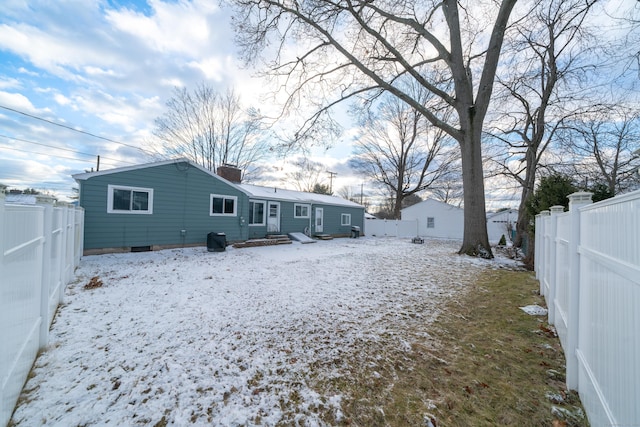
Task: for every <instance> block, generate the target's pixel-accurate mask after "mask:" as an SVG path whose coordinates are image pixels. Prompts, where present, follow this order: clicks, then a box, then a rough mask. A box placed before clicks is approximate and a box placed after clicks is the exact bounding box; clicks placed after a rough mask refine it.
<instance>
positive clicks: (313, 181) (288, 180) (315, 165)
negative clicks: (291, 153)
mask: <svg viewBox="0 0 640 427" xmlns="http://www.w3.org/2000/svg"><path fill="white" fill-rule="evenodd" d="M290 165H291V167H292V170H291V171H289V172H287V173H286V174H285V178H284V179H283V182H284V183H285V184H291V185H293V187H294V188H295V189H296V190H298V191H306V192H308V193H313V192H314V191H313V190H314V188H316V186H318V185H323V184H324V180H323V175H324V174H325V172H326V169H325V167H324V165H323V164H322V163H320V162H316V161H313V160H311V159H308V158H307V157H302V156H301V157H298V158H296V159H294V160H293V161H291V162H290Z"/></svg>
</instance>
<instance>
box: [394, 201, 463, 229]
mask: <svg viewBox="0 0 640 427" xmlns="http://www.w3.org/2000/svg"><path fill="white" fill-rule="evenodd" d="M400 212H401V216H402V220H403V221H404V220H414V221H416V220H417V221H418V225H417V229H418V235H419V236H421V237H441V238H445V239H462V234H463V231H464V211H463V210H462V209H461V208H457V207H455V206H452V205H449V204H447V203H443V202H439V201H437V200H434V199H426V200H423V201H422V202H420V203H417V204H415V205H413V206H409V207H407V208H404V209H402V210H401V211H400Z"/></svg>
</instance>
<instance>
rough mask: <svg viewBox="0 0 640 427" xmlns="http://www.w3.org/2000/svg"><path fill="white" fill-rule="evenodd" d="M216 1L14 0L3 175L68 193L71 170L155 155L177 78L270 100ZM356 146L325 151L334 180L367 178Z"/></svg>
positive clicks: (0, 71)
mask: <svg viewBox="0 0 640 427" xmlns="http://www.w3.org/2000/svg"><path fill="white" fill-rule="evenodd" d="M217 3H218V2H213V1H210V0H192V1H187V0H177V1H176V0H173V1H161V0H148V1H143V0H134V1H125V0H64V1H55V2H52V1H48V0H42V1H40V0H30V1H23V0H3V5H2V8H1V10H0V183H2V184H4V185H7V186H9V187H10V188H20V189H23V188H26V187H35V188H38V189H45V190H49V191H53V192H55V193H56V194H57V195H58V196H61V197H66V196H68V195H70V194H71V188H72V187H73V186H74V185H75V182H74V181H73V179H72V178H71V174H74V173H79V172H83V171H85V170H90V169H91V168H92V167H94V168H95V167H96V159H97V156H98V155H100V169H101V170H103V169H108V168H113V167H121V166H129V165H132V164H139V163H144V162H148V161H152V160H153V158H152V157H151V156H150V155H149V152H148V151H149V141H150V140H151V138H152V135H151V132H152V129H153V127H154V119H155V118H157V117H159V116H160V115H162V114H163V112H164V111H165V102H166V101H167V99H168V98H170V97H171V93H172V90H173V89H174V88H175V87H177V86H184V87H186V88H188V89H191V88H194V87H195V86H196V85H198V84H200V83H202V82H205V83H207V84H209V85H211V86H213V87H214V88H216V89H219V90H220V91H221V92H224V91H225V90H226V89H227V88H235V90H236V91H237V92H238V93H240V95H241V96H242V97H243V100H244V102H245V103H246V104H247V105H260V99H261V98H260V93H261V91H263V90H264V84H263V83H262V82H260V81H259V80H257V79H256V78H253V77H252V75H253V74H254V73H253V72H252V70H247V69H243V68H242V67H241V66H240V62H239V60H238V55H237V48H236V47H235V45H234V43H233V37H234V36H233V31H232V30H231V26H230V15H229V11H227V10H223V9H221V8H220V7H219V6H218V4H217ZM51 122H53V123H56V124H58V125H56V124H53V123H51ZM59 125H63V126H59ZM64 126H66V127H64ZM68 128H72V129H76V130H81V131H83V132H85V133H80V132H75V131H72V130H70V129H68ZM92 135H95V136H92ZM96 136H97V137H96ZM349 152H350V149H349V148H348V147H347V146H346V144H344V143H343V144H339V146H338V147H337V148H335V149H333V150H330V151H329V152H326V153H316V154H318V156H317V157H316V158H317V159H318V160H321V161H323V162H324V163H325V165H326V167H327V168H328V169H329V168H330V169H332V170H333V171H337V172H338V177H337V178H336V179H335V180H334V188H339V187H340V186H342V185H350V184H354V185H355V184H356V183H357V182H360V179H358V178H355V177H353V176H351V177H349V174H350V172H349V169H348V168H347V167H346V165H345V162H346V159H345V157H346V156H348V154H349ZM272 163H273V165H274V166H275V167H278V166H280V167H282V166H283V165H284V160H283V159H274V160H273V162H272ZM336 169H337V170H336Z"/></svg>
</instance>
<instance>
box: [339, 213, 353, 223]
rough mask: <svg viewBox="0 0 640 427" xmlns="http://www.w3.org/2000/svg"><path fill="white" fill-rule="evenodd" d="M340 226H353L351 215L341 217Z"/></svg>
mask: <svg viewBox="0 0 640 427" xmlns="http://www.w3.org/2000/svg"><path fill="white" fill-rule="evenodd" d="M340 225H351V214H342V215H341V217H340Z"/></svg>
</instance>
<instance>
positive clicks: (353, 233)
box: [351, 225, 360, 239]
mask: <svg viewBox="0 0 640 427" xmlns="http://www.w3.org/2000/svg"><path fill="white" fill-rule="evenodd" d="M358 237H360V227H358V226H357V225H354V226H352V227H351V238H352V239H357V238H358Z"/></svg>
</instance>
